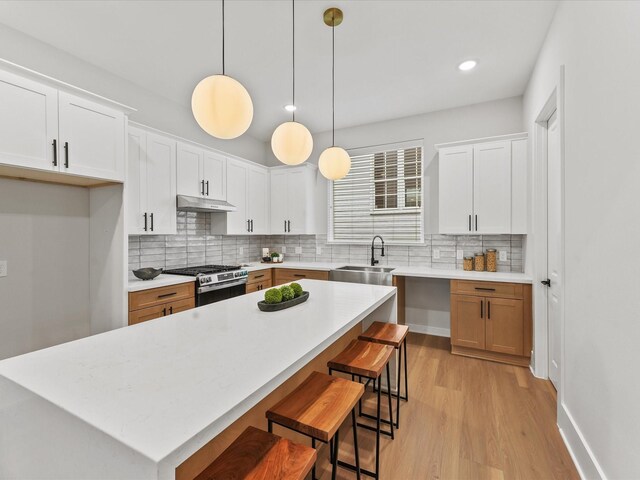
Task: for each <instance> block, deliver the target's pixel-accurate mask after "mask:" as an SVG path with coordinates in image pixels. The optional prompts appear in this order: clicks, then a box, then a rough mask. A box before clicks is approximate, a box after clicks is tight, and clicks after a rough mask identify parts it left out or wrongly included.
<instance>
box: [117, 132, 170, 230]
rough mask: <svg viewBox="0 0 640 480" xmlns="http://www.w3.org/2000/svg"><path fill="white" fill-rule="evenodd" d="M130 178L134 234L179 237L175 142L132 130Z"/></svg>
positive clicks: (130, 223)
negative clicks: (177, 233)
mask: <svg viewBox="0 0 640 480" xmlns="http://www.w3.org/2000/svg"><path fill="white" fill-rule="evenodd" d="M128 158H129V165H128V168H129V172H128V177H127V192H128V193H127V199H128V209H127V211H128V223H129V233H131V234H141V235H144V234H153V235H167V234H175V233H176V141H175V140H173V139H171V138H168V137H165V136H162V135H157V134H155V133H152V132H146V131H144V130H141V129H138V128H134V127H129V144H128Z"/></svg>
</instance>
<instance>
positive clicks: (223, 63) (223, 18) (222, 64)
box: [222, 0, 224, 75]
mask: <svg viewBox="0 0 640 480" xmlns="http://www.w3.org/2000/svg"><path fill="white" fill-rule="evenodd" d="M222 75H224V0H222Z"/></svg>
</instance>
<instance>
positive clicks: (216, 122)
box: [191, 0, 253, 140]
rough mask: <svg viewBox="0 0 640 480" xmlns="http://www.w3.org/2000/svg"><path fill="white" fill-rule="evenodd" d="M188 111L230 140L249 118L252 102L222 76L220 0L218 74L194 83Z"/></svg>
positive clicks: (215, 134) (231, 80) (204, 126)
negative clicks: (220, 65) (219, 59)
mask: <svg viewBox="0 0 640 480" xmlns="http://www.w3.org/2000/svg"><path fill="white" fill-rule="evenodd" d="M191 110H192V111H193V116H194V117H195V119H196V122H198V125H200V127H201V128H202V129H203V130H204V131H205V132H207V133H208V134H209V135H211V136H213V137H216V138H221V139H224V140H230V139H232V138H237V137H239V136H240V135H242V134H243V133H244V132H246V131H247V129H248V128H249V125H251V121H252V120H253V102H252V101H251V96H250V95H249V92H247V89H246V88H244V86H243V85H242V84H241V83H240V82H238V81H237V80H236V79H234V78H231V77H229V76H227V75H225V65H224V0H222V75H211V76H209V77H206V78H204V79H202V80H201V81H200V83H198V85H196V88H195V89H194V90H193V95H192V96H191Z"/></svg>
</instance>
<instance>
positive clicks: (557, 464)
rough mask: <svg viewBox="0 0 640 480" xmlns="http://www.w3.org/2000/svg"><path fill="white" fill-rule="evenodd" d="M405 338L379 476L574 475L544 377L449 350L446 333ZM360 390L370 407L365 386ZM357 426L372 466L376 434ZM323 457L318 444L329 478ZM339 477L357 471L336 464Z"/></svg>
mask: <svg viewBox="0 0 640 480" xmlns="http://www.w3.org/2000/svg"><path fill="white" fill-rule="evenodd" d="M408 343H409V382H410V383H409V402H408V403H407V402H402V404H401V412H400V430H399V431H397V432H396V438H395V440H391V439H390V438H389V437H385V436H382V441H381V476H380V478H381V479H382V480H386V479H455V480H462V479H470V480H471V479H473V480H482V479H491V480H499V479H535V480H544V479H562V480H565V479H579V476H578V473H577V471H576V469H575V466H574V465H573V462H572V461H571V458H570V456H569V453H568V451H567V449H566V448H565V446H564V443H563V442H562V439H561V437H560V433H559V432H558V429H557V427H556V398H555V391H554V390H553V387H552V386H551V384H550V383H549V382H547V381H544V380H540V379H537V378H535V377H534V376H533V375H532V374H531V372H530V371H529V370H528V369H525V368H521V367H512V366H509V365H502V364H499V363H493V362H488V361H483V360H475V359H471V358H466V357H459V356H455V355H451V354H450V353H449V339H448V338H440V337H432V336H428V335H419V334H411V335H410V336H409V339H408ZM365 395H366V396H367V397H370V398H369V399H368V400H367V404H368V405H369V406H370V411H371V412H373V411H374V410H373V407H374V405H375V404H374V402H373V401H372V400H373V398H374V397H373V395H372V394H371V393H370V389H369V393H366V394H365ZM383 398H384V397H383ZM383 405H386V402H385V403H383ZM394 409H395V400H394ZM383 412H384V414H385V415H386V409H384V408H383ZM349 424H350V421H349V420H348V421H347V424H346V425H344V426H343V428H342V429H341V430H340V435H341V441H340V457H339V458H340V459H341V460H345V461H349V462H352V461H353V453H352V452H353V448H352V441H351V440H352V437H353V435H352V433H351V428H350V425H349ZM276 433H281V434H285V435H286V433H285V432H276ZM358 434H359V443H360V452H361V454H360V455H361V462H362V466H363V467H367V468H369V469H370V470H373V465H374V464H373V461H374V457H373V455H372V454H373V452H374V449H375V434H374V433H373V432H369V431H366V430H363V429H358ZM327 457H328V450H327V449H326V448H324V449H322V450H321V451H320V452H319V459H318V464H317V465H318V467H319V470H318V476H321V475H322V479H328V478H331V473H330V465H329V463H328V459H327ZM338 478H344V479H351V478H355V474H354V473H353V472H349V471H347V470H344V469H338ZM363 478H368V477H363Z"/></svg>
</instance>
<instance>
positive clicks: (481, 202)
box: [473, 142, 511, 234]
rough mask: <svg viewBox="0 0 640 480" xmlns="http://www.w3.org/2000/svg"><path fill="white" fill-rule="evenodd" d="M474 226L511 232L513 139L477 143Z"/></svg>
mask: <svg viewBox="0 0 640 480" xmlns="http://www.w3.org/2000/svg"><path fill="white" fill-rule="evenodd" d="M473 214H474V218H473V223H474V224H473V230H474V232H475V233H480V234H483V233H485V234H486V233H496V234H499V233H511V142H491V143H483V144H479V145H474V147H473Z"/></svg>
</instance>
